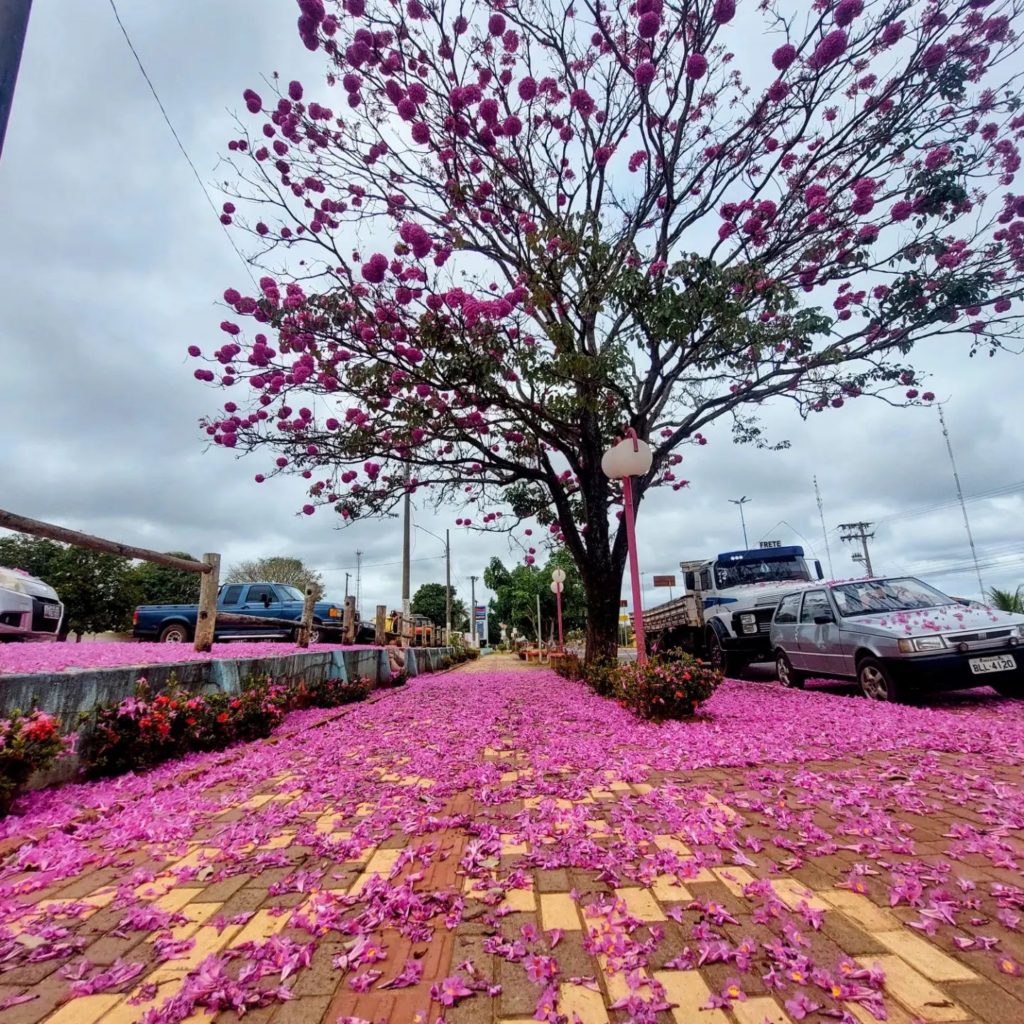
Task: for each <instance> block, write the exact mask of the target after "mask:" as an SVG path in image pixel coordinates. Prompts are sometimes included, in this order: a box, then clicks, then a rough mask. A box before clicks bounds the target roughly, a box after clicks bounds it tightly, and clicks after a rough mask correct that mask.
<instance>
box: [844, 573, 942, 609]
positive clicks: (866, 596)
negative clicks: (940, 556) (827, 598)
mask: <svg viewBox="0 0 1024 1024" xmlns="http://www.w3.org/2000/svg"><path fill="white" fill-rule="evenodd" d="M832 596H833V597H834V598H835V602H836V607H838V609H839V614H840V615H843V616H847V617H849V616H853V615H878V614H880V613H882V612H911V611H916V610H917V609H919V608H938V607H940V606H941V605H946V604H953V598H951V597H947V596H946V595H945V594H943V593H942V592H941V591H938V590H936V589H935V588H934V587H929V586H928V584H927V583H922V582H921V581H920V580H915V579H913V578H911V577H905V578H903V579H893V580H862V581H861V582H860V583H844V584H842V586H838V587H833V588H832Z"/></svg>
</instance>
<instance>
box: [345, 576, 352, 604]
mask: <svg viewBox="0 0 1024 1024" xmlns="http://www.w3.org/2000/svg"><path fill="white" fill-rule="evenodd" d="M351 576H352V573H350V572H347V573H345V597H346V598H347V597H348V581H349V578H350V577H351Z"/></svg>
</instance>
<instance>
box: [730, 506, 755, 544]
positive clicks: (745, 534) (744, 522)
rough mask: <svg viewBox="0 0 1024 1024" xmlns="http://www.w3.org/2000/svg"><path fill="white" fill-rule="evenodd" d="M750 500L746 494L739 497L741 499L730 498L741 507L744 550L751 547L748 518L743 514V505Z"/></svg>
mask: <svg viewBox="0 0 1024 1024" xmlns="http://www.w3.org/2000/svg"><path fill="white" fill-rule="evenodd" d="M748 501H750V499H749V498H748V497H747V496H746V495H743V497H742V498H739V499H737V498H730V499H729V503H730V504H731V505H739V507H740V524H741V525H742V526H743V550H744V551H746V550H747V549H748V548H749V547H750V543H749V541H748V540H747V520H746V517H745V516H744V515H743V506H744V505H745V504H746V503H747V502H748Z"/></svg>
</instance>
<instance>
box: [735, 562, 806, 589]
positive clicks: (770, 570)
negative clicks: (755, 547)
mask: <svg viewBox="0 0 1024 1024" xmlns="http://www.w3.org/2000/svg"><path fill="white" fill-rule="evenodd" d="M810 578H811V577H810V576H809V575H808V573H807V568H806V566H805V565H804V562H803V560H802V559H799V558H778V559H774V558H762V559H760V560H758V561H756V562H736V563H733V564H730V563H728V562H716V563H715V585H716V587H717V588H718V589H719V590H726V589H727V588H728V587H741V586H745V585H747V584H750V583H772V582H776V581H781V580H810Z"/></svg>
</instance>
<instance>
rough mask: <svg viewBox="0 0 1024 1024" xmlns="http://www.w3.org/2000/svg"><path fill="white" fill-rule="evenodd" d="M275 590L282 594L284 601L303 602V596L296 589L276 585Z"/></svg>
mask: <svg viewBox="0 0 1024 1024" xmlns="http://www.w3.org/2000/svg"><path fill="white" fill-rule="evenodd" d="M277 589H278V590H279V591H281V593H282V594H284V598H285V600H286V601H305V600H306V598H305V595H304V594H303V593H302V591H301V590H299V589H298V588H297V587H286V586H283V585H282V584H278V587H277Z"/></svg>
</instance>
